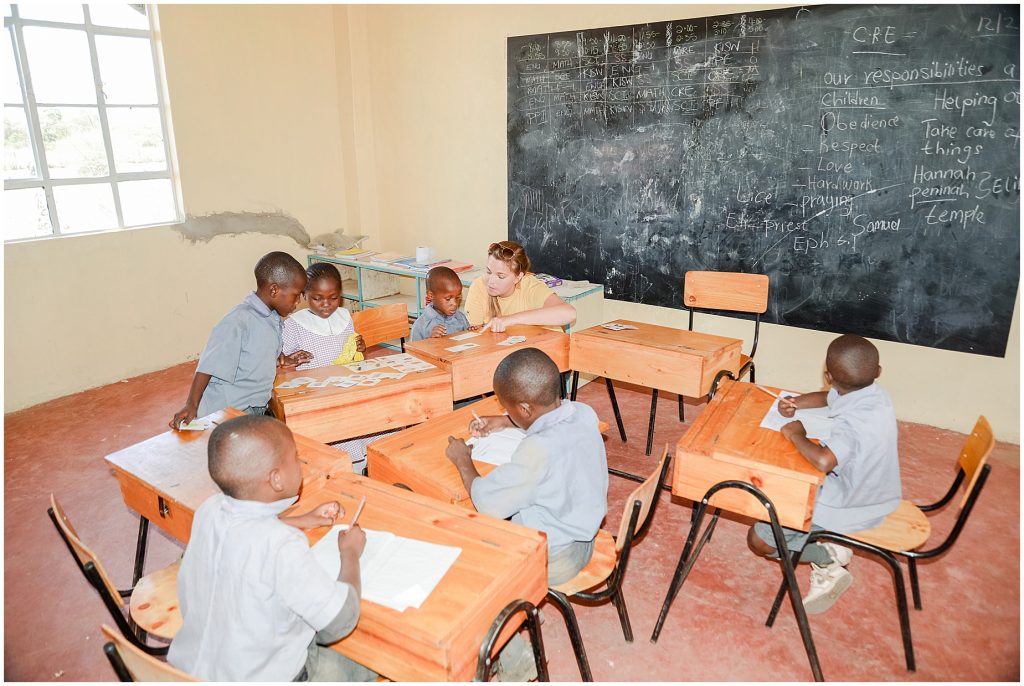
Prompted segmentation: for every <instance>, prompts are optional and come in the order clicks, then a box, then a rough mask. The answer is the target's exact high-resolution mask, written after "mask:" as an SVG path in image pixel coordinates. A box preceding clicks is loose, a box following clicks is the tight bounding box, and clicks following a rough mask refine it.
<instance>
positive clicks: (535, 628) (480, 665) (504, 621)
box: [473, 600, 549, 681]
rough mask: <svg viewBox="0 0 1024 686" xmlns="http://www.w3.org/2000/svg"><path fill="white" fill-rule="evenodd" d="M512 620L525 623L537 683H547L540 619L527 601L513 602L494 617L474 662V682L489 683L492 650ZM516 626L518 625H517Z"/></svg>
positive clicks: (535, 609)
mask: <svg viewBox="0 0 1024 686" xmlns="http://www.w3.org/2000/svg"><path fill="white" fill-rule="evenodd" d="M521 612H523V613H525V618H523V619H519V617H518V615H519V613H521ZM513 620H518V621H520V622H525V623H526V628H527V630H528V631H529V632H530V644H531V645H532V646H533V660H534V663H535V664H536V665H537V681H548V680H549V679H548V662H547V658H545V657H544V639H542V638H541V635H540V618H539V617H538V612H537V608H536V607H535V606H534V604H533V603H531V602H530V601H528V600H513V601H512V602H511V603H509V604H508V605H506V606H505V607H504V609H502V611H501V612H499V613H498V616H497V617H495V619H494V623H493V624H491V628H490V629H488V630H487V635H486V636H484V640H483V642H482V643H481V644H480V654H479V656H478V657H477V661H476V677H475V678H474V679H473V680H474V681H489V680H490V676H491V666H492V665H493V664H494V648H495V645H496V644H497V642H498V639H499V638H500V637H501V633H502V631H503V630H504V629H505V627H506V626H507V625H508V624H509V623H510V622H512V621H513ZM517 626H518V624H517Z"/></svg>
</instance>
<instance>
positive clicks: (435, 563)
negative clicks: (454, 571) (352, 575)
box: [312, 524, 462, 612]
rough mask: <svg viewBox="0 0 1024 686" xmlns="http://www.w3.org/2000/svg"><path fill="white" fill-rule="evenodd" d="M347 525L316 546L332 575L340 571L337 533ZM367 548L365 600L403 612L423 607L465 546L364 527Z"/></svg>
mask: <svg viewBox="0 0 1024 686" xmlns="http://www.w3.org/2000/svg"><path fill="white" fill-rule="evenodd" d="M347 528H348V525H347V524H339V525H337V526H335V527H332V528H331V530H330V531H328V532H327V535H326V536H324V537H323V538H322V539H320V540H319V541H317V544H316V545H314V546H313V548H312V550H313V555H314V556H315V557H316V560H317V562H319V563H320V566H322V567H323V568H324V569H325V570H327V573H328V574H330V575H331V578H337V576H338V572H339V571H341V558H340V557H339V555H338V532H339V531H342V530H344V529H347ZM363 531H364V532H365V533H366V548H365V549H363V554H362V556H360V558H359V573H360V577H361V581H362V584H363V599H364V600H368V601H370V602H371V603H377V604H378V605H383V606H384V607H390V608H391V609H392V610H397V611H398V612H403V611H405V610H406V609H407V608H410V607H416V608H418V607H420V606H421V605H422V604H423V602H424V601H425V600H426V599H427V598H428V597H429V596H430V594H431V592H432V591H433V590H434V588H435V587H436V586H437V584H438V583H440V581H441V579H442V578H443V577H444V575H445V574H446V573H447V572H448V570H449V568H451V566H452V565H453V564H455V560H456V559H458V557H459V554H460V553H461V552H462V548H453V547H451V546H446V545H437V544H436V543H427V542H426V541H418V540H415V539H412V538H404V537H402V536H396V535H395V534H393V533H390V532H388V531H373V530H371V529H363Z"/></svg>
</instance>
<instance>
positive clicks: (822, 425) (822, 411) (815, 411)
mask: <svg viewBox="0 0 1024 686" xmlns="http://www.w3.org/2000/svg"><path fill="white" fill-rule="evenodd" d="M779 395H781V396H782V397H783V398H785V397H787V396H790V395H800V394H799V393H794V392H793V391H782V392H781V393H779ZM828 413H829V409H828V408H827V407H815V408H812V409H810V410H797V411H796V414H794V415H793V416H792V417H783V416H782V415H781V414H779V401H778V399H776V400H775V402H773V403H772V406H771V407H770V408H768V411H767V412H766V413H765V415H764V419H762V420H761V427H762V428H765V429H771V430H772V431H781V430H782V427H784V426H785V425H786V424H788V423H790V422H793V421H796V420H798V419H799V420H800V422H801V423H802V424H803V425H804V429H805V430H806V431H807V438H817V439H819V440H825V439H827V438H828V437H829V436H831V435H832V418H831V417H830V416H829V414H828Z"/></svg>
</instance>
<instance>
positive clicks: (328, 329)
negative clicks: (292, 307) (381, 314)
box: [291, 307, 352, 336]
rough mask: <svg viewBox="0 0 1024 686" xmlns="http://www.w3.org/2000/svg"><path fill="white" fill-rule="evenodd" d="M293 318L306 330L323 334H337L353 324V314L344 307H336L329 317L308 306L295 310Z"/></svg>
mask: <svg viewBox="0 0 1024 686" xmlns="http://www.w3.org/2000/svg"><path fill="white" fill-rule="evenodd" d="M291 319H292V321H294V322H295V323H296V324H298V325H299V326H301V327H302V328H303V329H305V330H306V331H310V332H312V333H315V334H319V335H321V336H337V335H338V334H340V333H342V332H343V331H344V330H345V329H346V328H348V327H351V326H352V315H351V314H349V312H348V310H346V309H345V308H344V307H339V308H338V309H336V310H335V311H334V313H333V314H331V316H330V317H328V318H327V319H324V318H323V317H321V316H319V315H317V314H315V313H314V312H313V311H312V310H310V309H308V308H307V309H304V310H299V311H297V312H293V313H292V316H291Z"/></svg>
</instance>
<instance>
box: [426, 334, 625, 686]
mask: <svg viewBox="0 0 1024 686" xmlns="http://www.w3.org/2000/svg"><path fill="white" fill-rule="evenodd" d="M560 381H561V377H560V375H559V373H558V367H557V366H556V365H555V363H554V362H552V361H551V358H550V357H548V356H547V355H545V354H544V353H543V352H541V351H540V350H537V349H536V348H523V349H521V350H517V351H515V352H514V353H512V354H511V355H509V356H508V357H506V358H505V359H504V360H502V361H501V363H500V364H499V365H498V368H497V369H495V370H494V393H495V395H497V397H498V401H499V402H501V404H502V406H503V407H504V408H505V411H506V412H508V414H507V415H501V416H498V417H482V418H480V419H479V420H474V421H473V422H472V423H471V424H470V426H469V428H470V432H471V433H472V434H473V435H474V436H486V435H487V434H489V433H491V432H492V431H498V430H500V429H504V428H508V427H510V426H518V427H519V428H520V429H523V430H525V431H526V438H524V439H523V441H522V443H520V444H519V447H518V448H516V451H515V453H513V455H512V460H511V462H509V463H507V464H503V465H501V466H499V467H497V468H495V469H494V470H493V471H492V472H491V473H490V474H488V475H487V476H480V474H479V472H477V471H476V467H475V466H474V465H473V460H472V456H471V451H470V448H469V446H467V445H466V442H465V441H463V440H462V439H461V438H459V439H456V438H454V437H451V436H449V437H448V450H447V452H446V454H447V456H448V459H449V460H451V461H452V462H453V463H454V464H455V466H456V468H458V470H459V475H460V476H461V477H462V481H463V483H464V484H465V486H466V490H467V491H469V494H470V496H471V497H472V499H473V505H475V506H476V509H477V510H479V511H480V512H482V513H484V514H488V515H491V516H492V517H497V518H499V519H505V518H507V517H512V521H513V522H515V523H516V524H522V525H523V526H528V527H530V528H531V529H538V530H540V531H543V532H544V533H546V534H547V539H548V585H549V586H557V585H558V584H561V583H565V582H566V581H568V580H569V579H572V578H573V577H574V576H576V574H577V573H578V572H579V571H580V570H581V569H583V567H584V566H586V564H587V562H589V561H590V556H591V555H592V554H593V552H594V538H595V536H597V530H598V528H599V527H600V525H601V520H603V519H604V516H605V514H606V513H607V511H608V462H607V458H606V456H605V451H604V440H603V439H602V437H601V432H600V431H599V430H598V428H597V415H596V414H595V413H594V411H593V410H592V409H590V407H588V406H587V405H584V404H583V403H576V402H570V401H568V400H564V401H563V400H560V399H559V392H558V384H559V383H560ZM535 676H536V672H535V665H534V663H533V658H532V655H531V654H529V653H528V652H527V648H526V645H525V642H523V641H522V639H521V638H520V637H519V635H518V634H517V635H516V636H515V637H514V639H513V640H512V641H510V642H509V644H508V645H507V646H506V647H505V649H504V650H502V652H501V655H500V656H499V661H498V678H499V679H500V680H502V681H527V680H529V679H531V678H533V677H535Z"/></svg>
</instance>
